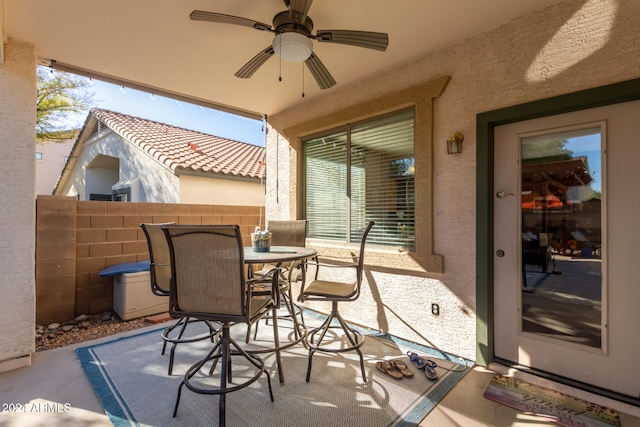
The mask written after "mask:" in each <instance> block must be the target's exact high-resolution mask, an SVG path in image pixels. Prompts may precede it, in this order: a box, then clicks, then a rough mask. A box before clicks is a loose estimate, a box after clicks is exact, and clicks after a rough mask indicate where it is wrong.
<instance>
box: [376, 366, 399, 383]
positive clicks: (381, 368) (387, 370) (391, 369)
mask: <svg viewBox="0 0 640 427" xmlns="http://www.w3.org/2000/svg"><path fill="white" fill-rule="evenodd" d="M376 368H378V370H379V371H380V372H384V373H385V374H387V375H389V376H390V377H393V378H395V379H397V380H401V379H402V378H404V376H403V375H402V373H401V372H400V371H397V370H396V368H394V367H393V365H392V364H391V363H390V362H376Z"/></svg>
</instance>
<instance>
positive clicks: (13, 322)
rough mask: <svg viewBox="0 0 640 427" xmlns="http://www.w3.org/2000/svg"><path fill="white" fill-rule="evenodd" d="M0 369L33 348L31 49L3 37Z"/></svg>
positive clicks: (21, 361) (25, 358) (24, 361)
mask: <svg viewBox="0 0 640 427" xmlns="http://www.w3.org/2000/svg"><path fill="white" fill-rule="evenodd" d="M0 94H2V96H1V98H0V151H1V152H2V156H0V182H2V191H3V195H4V197H3V199H4V200H3V203H2V204H0V236H1V237H0V295H2V297H0V325H2V327H1V328H0V372H2V371H7V370H10V369H15V368H18V367H21V366H26V365H29V364H30V363H31V354H32V353H33V352H34V350H35V344H34V339H35V332H34V321H35V320H34V319H35V266H34V265H35V264H34V259H35V145H36V144H35V126H36V123H35V121H36V116H35V105H36V49H35V47H34V46H33V45H31V44H28V43H24V42H20V41H18V40H15V39H11V38H9V39H8V41H7V44H6V45H5V46H4V63H3V64H0Z"/></svg>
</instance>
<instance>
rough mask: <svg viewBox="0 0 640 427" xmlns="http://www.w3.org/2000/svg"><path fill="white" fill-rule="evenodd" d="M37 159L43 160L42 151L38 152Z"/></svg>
mask: <svg viewBox="0 0 640 427" xmlns="http://www.w3.org/2000/svg"><path fill="white" fill-rule="evenodd" d="M36 160H42V153H38V152H36Z"/></svg>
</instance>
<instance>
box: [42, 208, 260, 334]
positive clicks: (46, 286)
mask: <svg viewBox="0 0 640 427" xmlns="http://www.w3.org/2000/svg"><path fill="white" fill-rule="evenodd" d="M261 219H262V222H264V220H263V218H262V215H261V208H260V207H258V206H218V205H190V204H163V203H136V202H101V201H78V200H76V199H75V198H74V197H62V196H38V198H37V199H36V260H35V269H36V272H35V277H36V324H39V325H47V324H49V323H52V322H62V321H66V320H69V319H72V318H74V317H76V316H78V315H80V314H96V313H101V312H103V311H106V310H112V309H113V277H99V276H98V273H99V272H100V271H101V270H102V269H104V268H106V267H109V266H111V265H114V264H119V263H123V262H136V261H142V260H145V259H149V250H148V246H147V240H146V238H145V235H144V232H143V231H142V229H141V228H140V224H141V223H143V222H149V223H162V222H176V223H178V224H238V225H240V228H241V232H242V238H243V241H244V245H245V246H249V245H251V238H250V233H251V232H252V231H253V230H254V229H255V227H256V226H257V225H258V224H259V222H260V220H261Z"/></svg>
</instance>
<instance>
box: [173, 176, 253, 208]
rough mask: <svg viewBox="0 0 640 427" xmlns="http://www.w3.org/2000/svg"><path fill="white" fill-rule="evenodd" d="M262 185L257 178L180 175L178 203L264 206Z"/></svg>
mask: <svg viewBox="0 0 640 427" xmlns="http://www.w3.org/2000/svg"><path fill="white" fill-rule="evenodd" d="M264 201H265V195H264V186H263V185H262V184H260V181H259V180H257V179H251V180H250V179H243V178H237V179H236V178H233V177H230V178H215V179H212V178H210V177H204V176H194V175H185V174H181V175H180V203H198V204H224V205H227V206H264Z"/></svg>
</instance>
